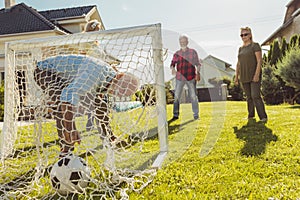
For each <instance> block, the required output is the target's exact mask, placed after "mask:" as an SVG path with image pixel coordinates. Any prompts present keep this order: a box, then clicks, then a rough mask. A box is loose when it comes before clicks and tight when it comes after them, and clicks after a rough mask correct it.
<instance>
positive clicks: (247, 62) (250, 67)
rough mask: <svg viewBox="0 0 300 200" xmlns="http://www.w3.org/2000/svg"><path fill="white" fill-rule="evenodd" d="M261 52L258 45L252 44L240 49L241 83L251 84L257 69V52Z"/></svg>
mask: <svg viewBox="0 0 300 200" xmlns="http://www.w3.org/2000/svg"><path fill="white" fill-rule="evenodd" d="M257 51H261V47H260V45H259V44H258V43H255V42H253V43H251V44H249V45H247V46H242V47H240V48H239V54H238V60H239V63H240V74H239V75H240V82H241V83H248V82H251V81H252V79H253V77H254V74H255V71H256V67H257V60H256V56H255V52H257Z"/></svg>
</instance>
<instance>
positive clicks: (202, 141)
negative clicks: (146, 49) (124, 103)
mask: <svg viewBox="0 0 300 200" xmlns="http://www.w3.org/2000/svg"><path fill="white" fill-rule="evenodd" d="M199 105H200V120H196V121H195V120H193V115H192V109H191V105H190V104H182V105H181V114H180V118H179V120H177V121H173V122H170V123H169V137H168V140H169V151H168V155H167V158H166V159H165V160H164V163H163V166H162V168H161V169H159V170H158V171H157V175H156V176H155V178H154V180H153V181H152V182H151V183H150V184H149V185H148V186H147V187H146V188H144V189H143V190H141V191H140V192H131V193H130V194H129V196H130V199H138V200H140V199H151V200H152V199H157V200H164V199H166V200H170V199H182V200H183V199H187V200H189V199H201V200H202V199H300V190H299V188H300V165H299V164H300V152H299V150H298V148H299V146H300V140H299V137H300V136H299V130H300V124H299V114H300V106H299V105H294V106H292V105H279V106H266V110H267V113H268V116H269V121H268V123H267V124H262V123H258V122H255V121H247V120H246V116H247V113H246V103H245V102H230V101H229V102H213V103H208V102H207V103H200V104H199ZM167 113H168V119H171V118H172V105H168V106H167ZM121 117H122V116H121ZM257 120H258V119H257ZM45 128H46V129H51V128H49V127H45ZM149 128H150V129H153V127H149ZM52 129H53V128H52ZM26 130H28V132H25V133H23V134H24V135H26V137H29V139H30V140H33V141H34V139H33V138H32V136H31V135H30V133H29V132H30V130H32V128H31V129H26ZM53 132H54V133H55V129H54V131H53V130H52V131H51V130H49V133H53ZM89 137H91V138H92V140H94V138H93V137H92V136H86V137H85V139H86V140H88V138H89ZM56 139H57V138H55V135H53V134H52V135H51V134H49V135H47V136H45V137H44V138H43V141H45V142H48V143H51V142H53V141H55V140H56ZM26 141H27V140H24V141H22V142H21V144H22V145H23V146H19V147H18V148H19V149H21V150H22V149H25V148H27V149H28V151H25V152H22V153H23V154H21V153H20V154H17V155H16V158H17V161H15V160H12V161H10V160H8V161H6V163H5V164H6V166H5V168H3V169H9V168H7V167H8V166H9V164H10V165H12V167H14V168H15V167H16V166H21V167H20V169H18V171H13V170H12V171H11V172H9V171H5V173H4V172H3V170H2V169H1V172H3V173H1V175H0V186H1V184H2V183H6V182H8V181H9V180H10V179H12V178H13V177H18V176H20V175H21V174H25V175H26V172H27V174H30V169H31V168H32V166H34V162H35V160H36V158H37V157H38V156H41V155H36V154H38V151H34V148H33V147H32V148H31V147H30V148H28V147H27V146H28V145H27V144H26ZM83 143H84V142H83ZM157 146H158V141H157V138H152V139H150V140H147V141H145V142H144V149H143V150H142V151H141V152H140V159H141V160H139V161H137V162H136V163H143V159H144V160H148V159H149V158H151V157H153V153H155V152H156V151H157ZM51 148H53V150H51ZM57 151H59V149H58V148H57V147H55V146H54V147H50V148H49V151H47V152H46V151H45V152H42V151H41V152H39V153H41V154H43V153H47V155H45V157H47V158H48V160H45V161H47V162H45V166H46V167H47V166H49V165H50V164H51V163H53V162H54V161H55V159H54V158H55V155H56V153H57ZM79 151H83V149H82V148H81V149H79ZM128 151H130V150H128ZM131 153H132V155H134V154H138V153H139V152H136V151H134V152H131ZM30 158H31V159H32V160H30ZM25 159H26V160H25ZM93 159H95V158H94V157H90V158H88V160H89V163H90V164H91V162H99V160H98V161H97V159H98V158H97V159H96V160H95V161H91V160H93ZM99 159H100V160H101V159H103V158H101V156H100V157H99ZM21 162H24V163H26V164H25V165H21V164H20V163H21ZM123 164H125V163H123ZM3 166H4V165H3ZM3 166H2V165H1V167H3ZM120 166H121V165H120ZM18 174H20V175H18ZM10 176H11V177H10ZM21 177H24V176H23V175H22V176H21ZM29 177H30V175H29ZM25 178H26V177H25ZM42 179H43V180H42V181H44V182H45V185H47V184H48V185H49V180H48V178H47V175H46V177H44V178H42ZM1 187H2V186H1ZM32 187H41V186H34V185H33V186H32ZM0 189H1V188H0ZM0 192H1V190H0ZM48 193H51V187H49V186H48V187H45V188H44V189H43V190H41V191H40V192H39V194H38V196H39V197H43V196H46V195H48ZM30 195H31V196H36V194H34V191H33V192H32V193H29V194H28V196H27V197H24V198H23V199H28V198H29V197H30ZM80 199H81V198H80Z"/></svg>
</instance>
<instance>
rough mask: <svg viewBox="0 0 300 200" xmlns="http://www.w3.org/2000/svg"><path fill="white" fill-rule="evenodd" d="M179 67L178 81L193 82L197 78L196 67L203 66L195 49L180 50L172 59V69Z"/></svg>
mask: <svg viewBox="0 0 300 200" xmlns="http://www.w3.org/2000/svg"><path fill="white" fill-rule="evenodd" d="M175 66H176V67H177V73H176V79H177V80H181V81H183V80H187V81H190V80H193V79H194V78H195V76H196V68H195V67H196V66H199V67H200V66H201V64H200V62H199V58H198V54H197V52H196V51H195V50H194V49H190V48H187V49H186V50H185V51H183V50H182V49H180V50H178V51H177V52H176V53H175V54H174V56H173V59H172V62H171V67H175Z"/></svg>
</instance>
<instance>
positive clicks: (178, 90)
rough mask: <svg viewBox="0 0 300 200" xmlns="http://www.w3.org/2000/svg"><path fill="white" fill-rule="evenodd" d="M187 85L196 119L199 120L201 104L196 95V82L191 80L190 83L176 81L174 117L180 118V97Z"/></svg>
mask: <svg viewBox="0 0 300 200" xmlns="http://www.w3.org/2000/svg"><path fill="white" fill-rule="evenodd" d="M185 84H186V85H187V87H188V91H189V96H190V99H191V103H192V110H193V113H194V118H195V119H196V118H199V102H198V96H197V94H196V80H195V79H193V80H190V81H186V80H184V81H180V80H177V79H176V86H175V99H174V105H173V117H178V116H179V108H180V97H181V93H182V90H183V87H184V85H185Z"/></svg>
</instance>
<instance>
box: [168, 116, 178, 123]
mask: <svg viewBox="0 0 300 200" xmlns="http://www.w3.org/2000/svg"><path fill="white" fill-rule="evenodd" d="M178 118H179V117H175V116H174V117H173V118H172V119H171V120H170V121H171V122H172V121H175V120H177V119H178Z"/></svg>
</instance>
